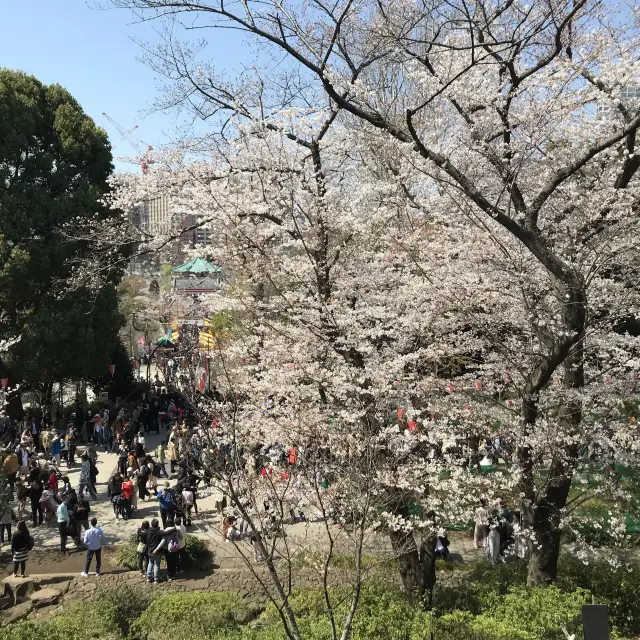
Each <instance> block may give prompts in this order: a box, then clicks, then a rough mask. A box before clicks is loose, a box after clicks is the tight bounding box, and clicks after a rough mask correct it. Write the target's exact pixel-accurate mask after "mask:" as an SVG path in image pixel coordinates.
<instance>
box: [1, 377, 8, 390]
mask: <svg viewBox="0 0 640 640" xmlns="http://www.w3.org/2000/svg"><path fill="white" fill-rule="evenodd" d="M8 384H9V378H2V388H3V389H6V388H7V385H8Z"/></svg>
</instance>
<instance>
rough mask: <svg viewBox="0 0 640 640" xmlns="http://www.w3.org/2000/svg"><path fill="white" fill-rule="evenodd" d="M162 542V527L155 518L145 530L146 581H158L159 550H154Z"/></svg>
mask: <svg viewBox="0 0 640 640" xmlns="http://www.w3.org/2000/svg"><path fill="white" fill-rule="evenodd" d="M161 542H162V529H160V523H159V522H158V519H157V518H154V519H153V520H152V521H151V527H150V528H149V529H148V530H147V532H146V545H145V553H146V554H147V556H148V558H149V562H148V564H147V582H154V581H155V582H158V576H159V573H160V558H161V554H160V552H158V553H155V551H156V550H157V549H158V547H159V546H160V543H161Z"/></svg>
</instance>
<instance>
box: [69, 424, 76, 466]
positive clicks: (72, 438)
mask: <svg viewBox="0 0 640 640" xmlns="http://www.w3.org/2000/svg"><path fill="white" fill-rule="evenodd" d="M76 442H77V435H76V430H75V429H74V428H73V427H70V428H69V433H68V434H67V469H70V468H71V467H72V466H73V465H74V464H75V456H76V446H77V444H76Z"/></svg>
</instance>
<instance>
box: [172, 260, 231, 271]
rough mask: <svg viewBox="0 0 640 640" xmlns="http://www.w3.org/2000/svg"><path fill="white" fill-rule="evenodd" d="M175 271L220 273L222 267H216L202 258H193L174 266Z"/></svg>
mask: <svg viewBox="0 0 640 640" xmlns="http://www.w3.org/2000/svg"><path fill="white" fill-rule="evenodd" d="M172 271H173V273H220V272H221V271H222V267H216V266H214V265H212V264H210V263H209V262H207V261H206V260H203V259H202V258H191V260H188V261H187V262H185V263H184V264H181V265H180V266H178V267H173V269H172Z"/></svg>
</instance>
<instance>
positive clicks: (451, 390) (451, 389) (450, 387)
mask: <svg viewBox="0 0 640 640" xmlns="http://www.w3.org/2000/svg"><path fill="white" fill-rule="evenodd" d="M449 393H453V385H452V384H449Z"/></svg>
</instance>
